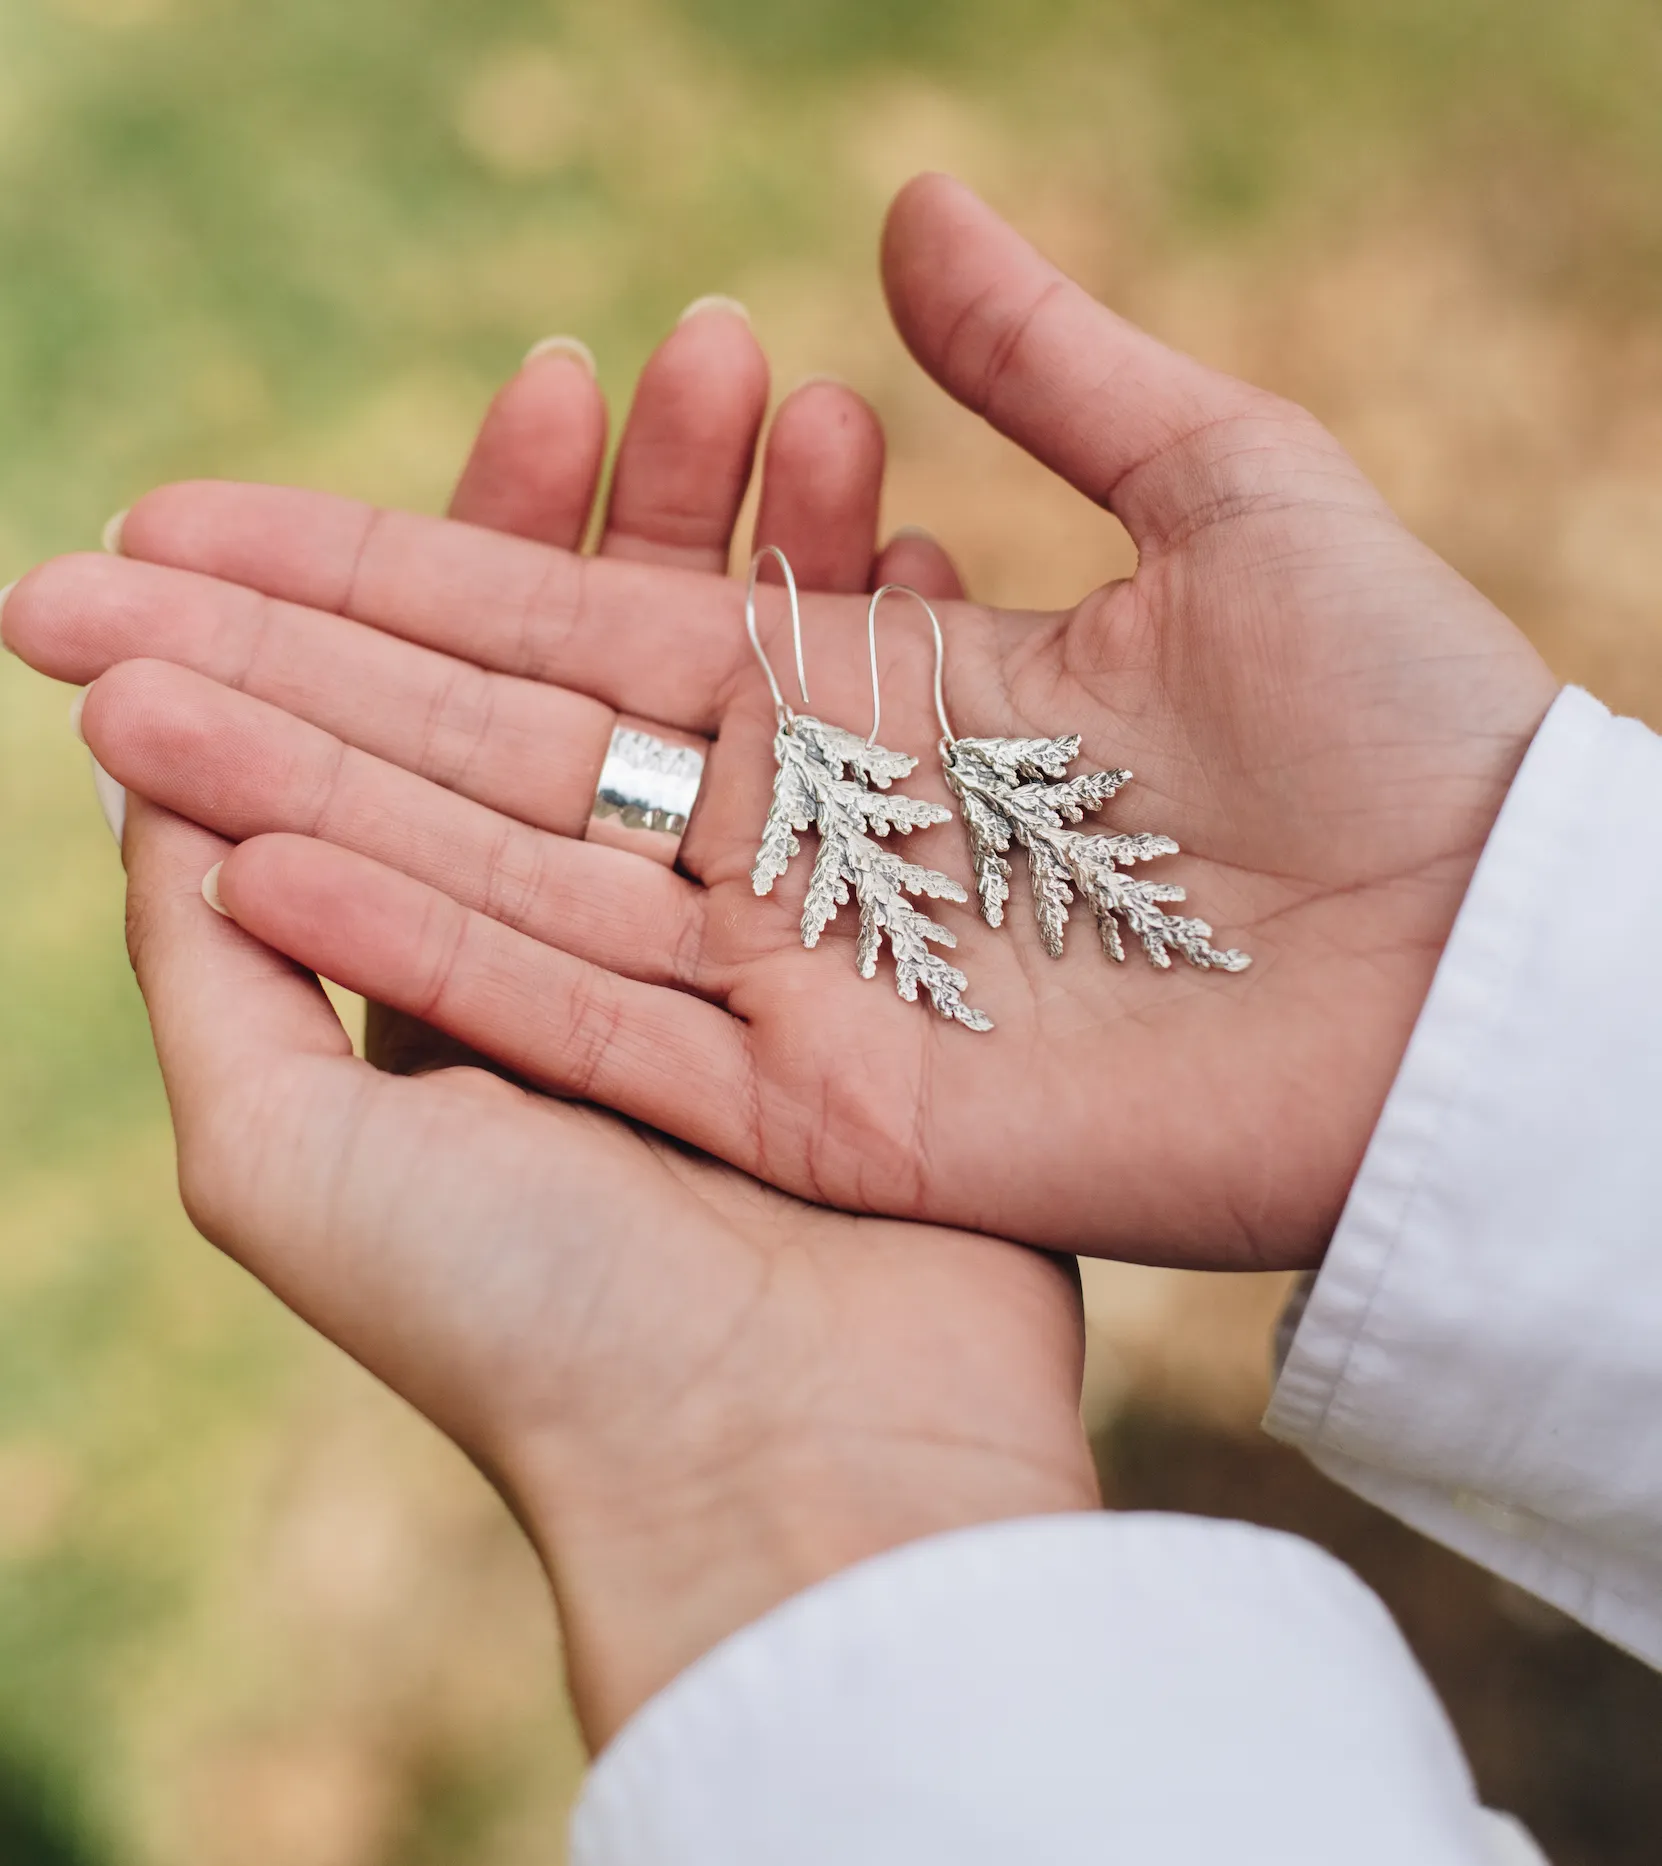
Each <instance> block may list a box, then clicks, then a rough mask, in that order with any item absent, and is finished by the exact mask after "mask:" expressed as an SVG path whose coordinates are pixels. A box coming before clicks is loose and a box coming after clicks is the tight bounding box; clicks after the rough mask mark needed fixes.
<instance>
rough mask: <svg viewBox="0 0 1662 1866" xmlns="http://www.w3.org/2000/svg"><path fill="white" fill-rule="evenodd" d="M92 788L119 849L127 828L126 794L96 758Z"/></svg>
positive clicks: (94, 760) (93, 766)
mask: <svg viewBox="0 0 1662 1866" xmlns="http://www.w3.org/2000/svg"><path fill="white" fill-rule="evenodd" d="M92 788H93V790H94V792H95V793H96V794H97V797H98V807H99V809H100V810H102V811H103V812H104V821H105V822H106V823H108V824H109V826H110V834H111V835H112V836H114V837H115V846H116V847H117V848H118V849H119V848H120V847H121V839H122V836H123V834H124V833H125V831H126V828H127V793H126V791H124V790H123V789H122V787H121V786H120V785H119V784H118V783H117V782H116V781H115V779H114V778H113V777H111V776H110V774H109V772H108V771H106V770H105V769H104V767H103V766H102V765H101V764H100V763H99V762H98V760H97V759H96V758H94V759H93V761H92Z"/></svg>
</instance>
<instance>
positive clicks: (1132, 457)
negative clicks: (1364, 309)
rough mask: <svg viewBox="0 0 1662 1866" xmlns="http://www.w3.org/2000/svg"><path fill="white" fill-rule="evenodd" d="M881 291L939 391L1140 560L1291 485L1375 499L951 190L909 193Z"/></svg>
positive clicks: (952, 184)
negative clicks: (1001, 437) (1132, 543)
mask: <svg viewBox="0 0 1662 1866" xmlns="http://www.w3.org/2000/svg"><path fill="white" fill-rule="evenodd" d="M883 279H884V285H885V288H886V290H887V292H888V297H889V306H890V309H891V311H892V312H893V314H894V319H895V323H896V324H897V325H898V327H899V329H900V333H901V335H902V336H903V337H904V338H905V340H906V343H907V345H908V346H909V347H910V349H911V351H912V354H913V355H914V356H915V357H916V358H917V359H918V361H919V362H920V363H921V364H922V365H923V367H924V368H925V369H927V370H928V371H929V373H930V374H931V375H932V376H934V378H935V379H936V381H938V382H939V383H940V384H941V386H942V387H943V388H944V389H946V390H947V391H948V393H949V394H951V395H953V396H955V397H956V398H957V399H958V400H959V401H960V402H962V403H964V405H965V406H966V407H968V408H971V409H974V410H975V411H976V412H977V413H978V414H981V415H983V416H985V417H986V419H987V420H988V421H990V422H991V423H992V425H993V426H994V427H996V428H997V429H999V431H1000V432H1001V433H1004V434H1007V435H1009V437H1010V438H1011V439H1012V440H1013V441H1015V442H1017V444H1018V445H1020V446H1022V447H1024V448H1025V449H1026V450H1027V451H1028V452H1029V453H1030V454H1032V455H1034V456H1035V457H1036V458H1037V459H1039V460H1042V461H1044V462H1045V463H1046V464H1047V465H1048V466H1050V467H1052V468H1054V470H1055V471H1056V472H1058V473H1060V474H1061V475H1062V477H1063V478H1064V479H1066V480H1068V481H1070V482H1071V483H1072V484H1073V485H1074V486H1076V487H1078V489H1079V490H1080V491H1081V492H1083V493H1084V494H1085V495H1086V496H1087V497H1088V498H1091V499H1094V500H1096V501H1097V502H1098V503H1099V504H1101V505H1104V506H1106V507H1107V508H1108V509H1109V510H1110V511H1112V512H1114V513H1115V514H1116V515H1117V516H1118V517H1119V518H1121V519H1122V520H1123V521H1124V523H1125V525H1126V527H1127V529H1128V530H1129V531H1130V532H1131V534H1132V536H1133V538H1134V539H1135V540H1136V542H1137V543H1138V544H1139V545H1140V546H1143V547H1144V548H1149V547H1157V546H1159V545H1161V544H1162V543H1165V542H1166V541H1168V540H1171V539H1175V538H1178V537H1180V536H1182V535H1184V534H1185V533H1187V532H1189V531H1191V530H1192V529H1194V528H1195V527H1196V526H1197V525H1198V524H1202V523H1204V522H1205V521H1206V519H1207V518H1208V517H1210V516H1211V515H1213V513H1214V511H1215V510H1216V509H1217V508H1219V507H1220V506H1227V505H1229V504H1232V503H1234V502H1239V501H1242V500H1250V499H1251V498H1253V497H1255V496H1257V495H1258V494H1259V493H1260V492H1263V493H1266V494H1268V495H1269V496H1272V497H1273V496H1275V492H1276V488H1277V487H1278V486H1280V485H1281V484H1282V482H1283V481H1284V480H1285V478H1286V476H1287V475H1288V474H1289V473H1299V472H1303V471H1305V470H1310V471H1313V472H1314V473H1315V474H1316V475H1318V476H1321V477H1324V478H1327V479H1333V478H1335V477H1336V478H1338V479H1339V480H1342V481H1344V482H1346V483H1348V484H1350V485H1352V486H1353V487H1360V488H1361V489H1362V490H1363V491H1364V492H1365V491H1366V486H1365V482H1362V481H1361V477H1360V475H1359V474H1358V473H1357V472H1356V469H1355V468H1354V467H1353V466H1351V465H1350V463H1349V462H1348V460H1347V459H1346V458H1345V456H1344V454H1343V452H1342V450H1341V449H1340V448H1339V447H1338V444H1337V443H1336V442H1334V441H1332V440H1331V439H1330V438H1328V437H1327V436H1325V435H1324V434H1323V433H1322V431H1321V430H1320V429H1319V427H1317V425H1316V424H1315V423H1314V422H1313V421H1311V420H1310V419H1309V417H1308V416H1304V415H1303V414H1302V413H1301V412H1300V411H1298V410H1296V409H1293V408H1292V407H1291V406H1290V405H1288V404H1286V403H1282V402H1280V401H1278V400H1277V399H1276V398H1275V397H1273V396H1270V395H1268V394H1266V393H1265V392H1263V391H1262V390H1258V389H1254V388H1252V387H1250V386H1249V385H1248V384H1246V383H1243V382H1237V381H1236V380H1234V378H1232V377H1229V376H1225V375H1222V374H1220V373H1219V372H1218V371H1216V370H1212V369H1208V368H1207V367H1206V366H1205V365H1204V364H1201V363H1198V362H1196V361H1195V360H1194V359H1193V358H1192V357H1187V356H1183V355H1181V354H1180V353H1179V352H1177V351H1175V350H1171V349H1168V348H1167V347H1166V346H1165V345H1164V344H1162V343H1159V342H1157V341H1156V340H1155V339H1154V338H1153V337H1150V336H1148V335H1147V334H1146V333H1145V332H1143V331H1140V330H1138V329H1136V328H1135V327H1134V326H1133V325H1131V324H1128V323H1126V322H1125V320H1124V319H1123V318H1120V317H1116V316H1115V315H1114V313H1113V312H1111V311H1109V310H1108V309H1107V308H1106V307H1105V306H1103V305H1100V304H1098V303H1097V302H1096V300H1095V299H1093V298H1092V297H1090V295H1089V294H1088V293H1087V292H1085V291H1083V290H1082V289H1081V288H1080V287H1079V286H1078V285H1076V284H1075V283H1074V282H1073V281H1072V280H1071V279H1069V278H1067V277H1066V276H1065V275H1064V274H1063V273H1061V272H1060V271H1058V270H1057V268H1056V267H1055V266H1053V265H1051V264H1050V262H1049V261H1048V260H1046V259H1044V258H1042V257H1041V256H1040V255H1039V254H1038V253H1037V252H1035V251H1034V249H1033V248H1032V247H1031V246H1030V245H1029V244H1028V243H1027V241H1026V240H1024V239H1023V238H1022V237H1021V235H1020V234H1018V233H1017V232H1016V231H1015V229H1014V228H1012V227H1010V226H1009V225H1007V224H1006V223H1005V222H1004V221H1003V220H1001V219H1000V218H999V217H998V215H997V214H995V213H994V212H993V211H992V209H991V208H990V207H988V206H987V205H986V204H985V203H984V202H983V201H981V200H980V199H978V198H977V197H976V196H975V195H974V194H972V193H971V192H970V190H969V189H967V188H965V187H964V186H963V185H962V184H961V183H959V182H956V181H953V180H951V179H949V178H948V177H946V176H944V175H924V176H920V177H919V178H918V179H917V180H915V181H913V182H910V183H908V185H907V186H906V187H905V188H903V189H902V190H901V192H900V195H899V196H898V198H897V199H896V201H895V203H894V205H893V207H892V208H891V209H890V211H889V218H888V222H887V225H886V226H885V228H884V235H883ZM1282 496H1284V493H1283V495H1282Z"/></svg>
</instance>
